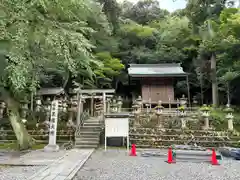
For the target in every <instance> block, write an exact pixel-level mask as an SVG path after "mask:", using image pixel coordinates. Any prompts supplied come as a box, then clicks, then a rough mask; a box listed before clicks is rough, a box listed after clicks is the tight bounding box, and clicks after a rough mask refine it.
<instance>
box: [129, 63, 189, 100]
mask: <svg viewBox="0 0 240 180" xmlns="http://www.w3.org/2000/svg"><path fill="white" fill-rule="evenodd" d="M128 75H129V82H130V86H134V89H137V94H132V98H133V101H134V99H136V98H137V96H139V95H140V96H141V97H142V101H143V104H146V103H150V104H157V103H158V102H159V101H161V102H162V104H169V103H171V104H176V103H177V97H175V93H174V81H175V80H176V79H177V78H180V77H181V78H186V81H187V86H188V98H189V97H190V95H189V94H190V93H189V83H188V74H187V73H186V72H184V71H183V69H182V67H181V65H180V64H178V63H165V64H130V66H129V68H128Z"/></svg>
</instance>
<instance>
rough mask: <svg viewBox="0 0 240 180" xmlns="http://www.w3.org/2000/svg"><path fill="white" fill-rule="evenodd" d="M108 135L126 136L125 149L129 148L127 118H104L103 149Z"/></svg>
mask: <svg viewBox="0 0 240 180" xmlns="http://www.w3.org/2000/svg"><path fill="white" fill-rule="evenodd" d="M108 137H126V138H127V150H129V118H106V119H105V150H106V149H107V138H108Z"/></svg>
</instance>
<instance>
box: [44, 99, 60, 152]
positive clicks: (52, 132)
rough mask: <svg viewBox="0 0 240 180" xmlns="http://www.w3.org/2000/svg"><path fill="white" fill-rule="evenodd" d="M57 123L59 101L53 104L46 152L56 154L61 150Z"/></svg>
mask: <svg viewBox="0 0 240 180" xmlns="http://www.w3.org/2000/svg"><path fill="white" fill-rule="evenodd" d="M57 122H58V100H54V101H52V104H51V118H50V123H49V125H50V127H49V142H48V145H47V146H45V147H44V151H46V152H54V151H58V150H59V146H58V145H57V144H56V140H57Z"/></svg>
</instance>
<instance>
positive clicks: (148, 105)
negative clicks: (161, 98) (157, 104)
mask: <svg viewBox="0 0 240 180" xmlns="http://www.w3.org/2000/svg"><path fill="white" fill-rule="evenodd" d="M145 105H146V108H147V113H149V112H150V103H146V104H145Z"/></svg>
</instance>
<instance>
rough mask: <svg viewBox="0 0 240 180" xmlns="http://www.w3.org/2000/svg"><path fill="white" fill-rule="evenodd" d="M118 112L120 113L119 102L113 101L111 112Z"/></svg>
mask: <svg viewBox="0 0 240 180" xmlns="http://www.w3.org/2000/svg"><path fill="white" fill-rule="evenodd" d="M117 111H118V107H117V101H116V99H113V101H112V104H111V112H112V113H116V112H117Z"/></svg>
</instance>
